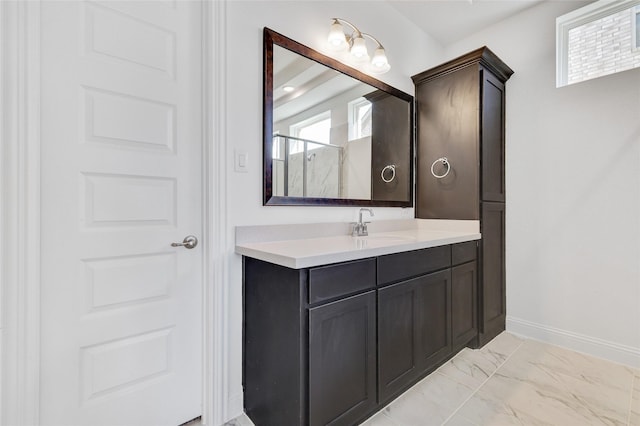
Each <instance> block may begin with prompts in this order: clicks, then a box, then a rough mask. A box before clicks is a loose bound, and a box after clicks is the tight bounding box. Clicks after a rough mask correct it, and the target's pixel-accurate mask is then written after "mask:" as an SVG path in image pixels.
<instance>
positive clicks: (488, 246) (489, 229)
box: [478, 202, 507, 346]
mask: <svg viewBox="0 0 640 426" xmlns="http://www.w3.org/2000/svg"><path fill="white" fill-rule="evenodd" d="M480 223H481V225H480V226H481V229H480V232H481V233H482V240H481V241H480V250H479V253H480V279H479V288H480V289H479V293H478V294H479V297H481V303H479V306H480V308H481V312H480V325H479V328H480V330H479V331H480V339H479V343H480V346H482V345H484V344H485V343H487V342H488V341H490V340H491V339H493V338H494V337H495V336H497V335H498V334H499V333H500V332H501V331H502V330H504V328H505V318H506V314H507V303H506V288H505V287H506V280H505V205H504V203H487V202H483V203H482V221H481V222H480Z"/></svg>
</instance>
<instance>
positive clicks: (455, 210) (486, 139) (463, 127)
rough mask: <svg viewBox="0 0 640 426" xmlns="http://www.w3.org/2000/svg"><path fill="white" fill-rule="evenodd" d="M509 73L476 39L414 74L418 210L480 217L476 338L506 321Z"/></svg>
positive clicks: (485, 337) (426, 214) (422, 214)
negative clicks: (460, 51)
mask: <svg viewBox="0 0 640 426" xmlns="http://www.w3.org/2000/svg"><path fill="white" fill-rule="evenodd" d="M512 74H513V70H511V68H509V67H508V66H507V65H506V64H505V63H504V62H502V61H501V60H500V58H498V57H497V56H496V55H495V54H494V53H493V52H491V50H489V49H488V48H487V47H482V48H480V49H477V50H474V51H473V52H470V53H468V54H466V55H463V56H461V57H459V58H456V59H453V60H451V61H449V62H447V63H445V64H442V65H440V66H437V67H435V68H432V69H430V70H427V71H424V72H422V73H420V74H417V75H415V76H413V77H412V78H413V82H414V83H415V85H416V96H415V99H416V103H417V108H416V113H417V120H416V123H417V142H416V145H417V152H416V154H417V170H416V217H418V218H423V219H472V220H480V232H481V233H482V240H480V242H479V245H478V262H479V265H478V266H479V268H478V269H479V271H478V286H479V287H478V308H479V309H478V327H479V335H478V341H477V345H478V346H482V345H484V344H485V343H487V342H488V341H489V340H491V339H492V338H493V337H495V336H496V335H498V334H499V333H500V332H501V331H502V330H504V328H505V316H506V300H505V201H506V200H505V83H506V81H507V80H508V79H509V77H510V76H511V75H512ZM444 157H446V159H447V161H448V165H447V164H446V163H445V162H443V161H442V160H441V159H442V158H444ZM449 167H450V169H449V172H448V173H446V172H447V170H448V168H449ZM432 172H433V173H432ZM445 173H446V176H444V177H442V178H437V177H435V176H434V174H435V175H437V176H442V175H445Z"/></svg>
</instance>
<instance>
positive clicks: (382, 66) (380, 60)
mask: <svg viewBox="0 0 640 426" xmlns="http://www.w3.org/2000/svg"><path fill="white" fill-rule="evenodd" d="M390 69H391V66H390V65H389V60H388V59H387V55H386V54H385V52H384V49H383V48H382V47H378V48H376V51H375V52H374V53H373V59H372V60H371V71H373V72H375V73H378V74H382V73H385V72H387V71H389V70H390Z"/></svg>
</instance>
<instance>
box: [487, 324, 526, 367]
mask: <svg viewBox="0 0 640 426" xmlns="http://www.w3.org/2000/svg"><path fill="white" fill-rule="evenodd" d="M523 342H524V339H522V338H520V337H518V336H515V335H513V334H510V333H507V332H506V331H503V332H502V333H500V334H499V335H498V336H496V337H495V338H494V339H493V340H492V341H490V342H489V343H487V344H486V345H484V346H483V347H482V349H480V352H482V353H483V354H484V355H485V356H487V357H489V358H493V360H494V362H495V363H498V364H501V363H503V362H504V361H505V360H506V359H507V358H508V357H509V356H511V354H513V353H514V352H515V351H516V350H517V349H518V348H519V347H520V345H522V343H523Z"/></svg>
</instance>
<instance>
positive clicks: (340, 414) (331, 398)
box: [309, 291, 377, 426]
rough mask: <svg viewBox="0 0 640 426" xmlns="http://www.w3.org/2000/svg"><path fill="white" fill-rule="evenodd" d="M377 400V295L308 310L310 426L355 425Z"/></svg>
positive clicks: (371, 292) (350, 299)
mask: <svg viewBox="0 0 640 426" xmlns="http://www.w3.org/2000/svg"><path fill="white" fill-rule="evenodd" d="M376 399H377V398H376V293H375V291H370V292H367V293H364V294H360V295H358V296H352V297H349V298H346V299H342V300H338V301H336V302H333V303H328V304H326V305H322V306H319V307H316V308H312V309H309V424H310V425H311V426H319V425H327V424H331V425H336V426H337V425H352V424H355V422H356V421H358V420H359V419H361V418H362V417H364V416H365V415H366V414H368V413H369V412H371V410H373V408H374V407H375V406H376Z"/></svg>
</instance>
